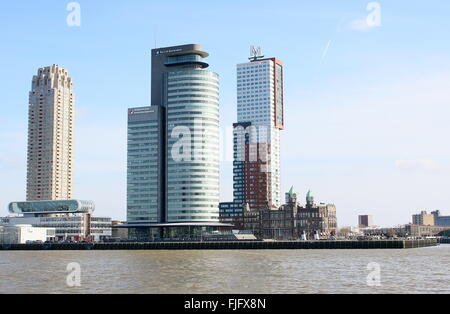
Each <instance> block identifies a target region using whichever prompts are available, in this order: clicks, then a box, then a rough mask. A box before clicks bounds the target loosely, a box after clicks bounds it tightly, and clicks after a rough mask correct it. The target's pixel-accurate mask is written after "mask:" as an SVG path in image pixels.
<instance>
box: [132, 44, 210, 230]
mask: <svg viewBox="0 0 450 314" xmlns="http://www.w3.org/2000/svg"><path fill="white" fill-rule="evenodd" d="M207 57H208V53H206V52H204V51H203V50H202V47H201V46H200V45H182V46H173V47H167V48H158V49H154V50H152V97H151V99H152V104H151V106H150V107H142V108H132V109H129V111H128V197H127V199H128V201H127V203H128V204H127V206H128V208H127V211H128V218H127V223H128V225H129V226H130V227H136V228H140V227H142V228H155V230H142V228H141V229H140V230H138V229H136V228H135V230H130V231H131V233H130V234H131V235H132V234H133V233H135V232H137V233H139V232H143V233H148V232H150V233H152V232H156V233H161V231H162V230H161V228H164V227H167V228H169V226H170V228H176V226H179V227H182V226H183V227H182V229H183V230H184V229H185V228H184V227H187V228H188V229H189V228H190V226H192V225H195V226H200V225H203V226H212V225H216V224H219V76H218V75H217V74H216V73H214V72H211V71H208V70H206V68H208V66H209V65H208V64H207V63H206V62H205V61H204V59H205V58H207ZM156 229H158V230H156Z"/></svg>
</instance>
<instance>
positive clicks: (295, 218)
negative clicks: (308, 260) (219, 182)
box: [244, 188, 337, 240]
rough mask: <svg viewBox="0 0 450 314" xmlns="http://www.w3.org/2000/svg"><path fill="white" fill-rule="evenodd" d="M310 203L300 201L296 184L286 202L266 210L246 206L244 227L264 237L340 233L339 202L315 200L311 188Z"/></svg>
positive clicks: (316, 236)
mask: <svg viewBox="0 0 450 314" xmlns="http://www.w3.org/2000/svg"><path fill="white" fill-rule="evenodd" d="M306 201H307V202H306V205H301V204H300V203H299V202H298V198H297V193H296V192H295V191H294V188H291V190H290V191H289V192H288V193H286V204H285V205H282V206H280V207H279V208H275V207H273V206H270V205H268V206H266V208H265V209H262V210H252V209H251V208H250V206H246V209H245V210H244V229H245V230H247V231H251V232H253V233H254V235H255V236H257V237H258V238H262V239H274V240H298V239H302V240H314V239H316V240H318V239H329V238H331V237H334V236H336V234H337V218H336V206H335V205H333V204H322V203H321V204H315V203H314V197H313V196H312V193H311V192H308V195H307V198H306Z"/></svg>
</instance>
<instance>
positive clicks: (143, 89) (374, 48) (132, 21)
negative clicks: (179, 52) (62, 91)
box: [0, 0, 450, 226]
mask: <svg viewBox="0 0 450 314" xmlns="http://www.w3.org/2000/svg"><path fill="white" fill-rule="evenodd" d="M69 2H70V1H63V0H34V1H29V0H16V1H8V2H6V1H3V2H2V4H0V32H1V35H2V36H1V38H2V46H1V49H0V65H1V69H2V74H3V75H2V76H1V77H0V86H1V92H0V176H1V180H0V215H6V214H7V211H6V206H7V204H8V203H9V202H10V201H14V200H23V199H24V198H25V182H26V180H25V179H26V178H25V177H26V132H27V104H28V92H29V89H30V84H31V78H32V76H33V75H34V74H35V72H36V70H37V69H38V68H39V67H42V66H47V65H51V64H59V65H61V66H63V67H65V68H67V69H68V70H69V72H70V75H71V76H72V77H73V79H74V82H75V92H76V96H77V104H76V105H77V107H76V112H77V119H76V130H75V163H74V164H75V182H74V192H75V195H74V196H75V197H76V198H80V199H92V200H94V201H96V203H97V211H96V213H97V215H108V216H112V217H113V218H116V219H125V208H126V207H125V204H126V109H127V108H128V107H133V106H141V105H149V101H150V79H151V78H150V50H151V49H152V48H154V46H155V42H156V44H157V45H158V46H171V45H178V44H184V43H199V44H202V45H203V46H204V48H205V50H207V51H208V52H209V53H210V54H211V56H210V58H209V59H208V61H209V62H210V64H211V69H212V70H214V71H216V72H217V73H219V74H220V76H221V115H222V127H223V129H225V128H226V127H227V126H229V125H231V124H232V123H233V122H234V121H235V119H236V70H235V66H236V64H237V63H242V62H245V61H246V60H247V57H248V54H249V46H250V45H258V46H261V47H262V48H263V52H264V54H265V55H266V56H274V57H278V58H280V59H282V60H283V61H284V63H285V91H286V95H285V108H286V130H285V131H284V132H283V136H282V187H283V192H284V191H286V190H287V189H288V188H289V187H290V186H291V185H294V186H295V187H296V189H297V190H298V191H299V192H300V193H301V194H302V198H303V196H304V195H305V194H306V192H307V190H308V189H312V190H313V192H314V194H315V196H316V198H317V200H318V201H321V202H333V203H335V204H336V205H337V209H338V216H339V217H338V218H339V224H340V225H341V226H342V225H349V224H353V225H354V224H356V222H357V215H358V214H359V213H369V214H373V215H374V216H375V222H376V223H378V224H380V225H395V224H400V223H407V222H409V221H410V220H411V217H410V216H411V214H413V213H414V212H416V211H419V210H422V209H428V210H431V209H440V210H442V211H443V212H446V213H449V214H450V205H449V204H450V193H449V192H448V187H449V183H448V180H449V178H450V163H449V155H450V149H449V147H448V145H447V144H448V136H449V135H450V123H449V120H450V108H449V105H450V92H449V90H450V88H449V83H450V41H449V40H448V38H449V35H448V32H449V30H450V19H449V16H450V2H449V1H447V0H442V1H438V0H431V1H420V2H419V1H403V0H397V1H379V4H380V5H381V23H382V25H381V26H380V27H373V28H367V27H364V24H361V21H365V19H366V17H367V15H368V14H369V12H368V11H367V10H366V7H367V4H368V3H369V2H370V1H360V0H348V1H332V0H328V1H325V0H322V1H299V0H295V1H283V0H279V1H276V2H274V1H265V0H258V1H253V0H245V1H230V0H227V1H224V0H214V1H212V0H209V1H198V0H192V1H177V0H173V1H152V0H133V1H119V0H117V1H114V0H112V1H106V0H102V1H100V0H89V1H87V0H84V1H78V2H79V3H80V5H81V27H69V26H68V25H67V24H66V18H67V15H68V13H69V12H67V11H66V5H67V4H68V3H69ZM327 47H328V49H326V48H327ZM231 171H232V170H231V163H230V162H224V163H223V166H222V173H221V176H222V182H221V194H222V200H224V201H226V200H231V198H232V191H231V187H232V172H231Z"/></svg>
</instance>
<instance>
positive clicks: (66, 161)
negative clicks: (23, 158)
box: [27, 65, 75, 201]
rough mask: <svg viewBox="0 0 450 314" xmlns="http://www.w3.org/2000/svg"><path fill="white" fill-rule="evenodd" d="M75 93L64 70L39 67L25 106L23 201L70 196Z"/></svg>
mask: <svg viewBox="0 0 450 314" xmlns="http://www.w3.org/2000/svg"><path fill="white" fill-rule="evenodd" d="M74 107H75V95H74V92H73V82H72V79H71V78H70V76H69V73H68V71H67V70H66V69H64V68H62V67H59V66H58V65H53V66H49V67H45V68H40V69H39V70H38V73H37V75H35V76H34V77H33V80H32V87H31V91H30V95H29V107H28V112H29V113H28V159H27V161H28V167H27V200H29V201H35V200H64V199H71V198H72V170H73V169H72V155H73V124H74V109H75V108H74Z"/></svg>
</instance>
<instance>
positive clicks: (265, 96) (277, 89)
mask: <svg viewBox="0 0 450 314" xmlns="http://www.w3.org/2000/svg"><path fill="white" fill-rule="evenodd" d="M237 95H238V97H237V98H238V99H237V107H238V108H237V109H238V112H237V115H238V123H237V124H235V126H234V127H235V161H234V198H235V202H239V203H244V204H249V206H250V208H251V209H255V210H257V209H261V208H265V207H266V206H274V207H277V208H278V207H279V206H281V191H280V189H281V187H280V131H281V130H283V129H284V98H283V63H282V62H281V61H280V60H278V59H276V58H270V59H264V58H258V57H255V58H252V60H251V62H248V63H243V64H239V65H238V66H237ZM243 126H244V127H243ZM243 129H245V130H244V132H243V131H242V130H243ZM249 134H250V137H249V136H248V135H249ZM244 136H247V137H248V138H247V139H244V138H243V137H244ZM240 150H241V151H244V153H242V152H239V151H240Z"/></svg>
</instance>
